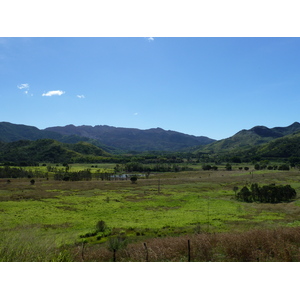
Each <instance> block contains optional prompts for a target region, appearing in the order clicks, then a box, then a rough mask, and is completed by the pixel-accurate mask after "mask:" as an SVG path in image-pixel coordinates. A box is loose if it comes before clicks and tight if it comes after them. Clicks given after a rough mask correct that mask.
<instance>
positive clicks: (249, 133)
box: [194, 122, 300, 153]
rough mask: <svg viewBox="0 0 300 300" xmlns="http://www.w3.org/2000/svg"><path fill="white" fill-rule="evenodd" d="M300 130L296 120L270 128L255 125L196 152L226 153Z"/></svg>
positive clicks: (199, 148) (195, 150)
mask: <svg viewBox="0 0 300 300" xmlns="http://www.w3.org/2000/svg"><path fill="white" fill-rule="evenodd" d="M299 130H300V123H298V122H295V123H293V124H291V125H290V126H287V127H274V128H271V129H270V128H268V127H265V126H255V127H253V128H251V129H249V130H245V129H243V130H241V131H239V132H238V133H236V134H235V135H233V136H232V137H229V138H226V139H222V140H219V141H216V142H214V143H211V144H209V145H206V146H201V147H198V148H196V149H194V152H196V153H197V152H202V151H204V152H205V151H207V152H210V153H225V152H232V151H240V150H246V149H250V148H251V147H254V146H259V145H263V144H266V143H268V142H270V141H272V140H274V139H277V138H280V137H284V136H286V135H289V134H293V133H296V132H297V131H299Z"/></svg>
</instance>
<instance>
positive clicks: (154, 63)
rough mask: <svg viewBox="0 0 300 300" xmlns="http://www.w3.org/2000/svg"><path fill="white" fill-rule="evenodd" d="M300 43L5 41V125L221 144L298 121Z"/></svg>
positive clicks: (0, 43)
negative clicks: (149, 132)
mask: <svg viewBox="0 0 300 300" xmlns="http://www.w3.org/2000/svg"><path fill="white" fill-rule="evenodd" d="M299 53H300V38H288V37H284V38H277V37H275V38H272V37H270V38H261V37H258V38H252V37H246V38H240V37H229V38H219V37H216V38H206V37H194V38H189V37H183V38H180V37H174V38H164V37H153V38H148V37H136V38H133V37H129V38H125V37H121V38H116V37H113V38H108V37H92V38H88V37H82V38H79V37H73V38H72V37H70V38H64V37H59V38H52V37H45V38H41V37H32V38H26V37H20V38H9V37H3V38H0V78H1V83H0V84H1V89H0V103H1V120H0V121H7V122H11V123H16V124H25V125H32V126H36V127H38V128H40V129H44V128H46V127H51V126H64V125H68V124H74V125H93V126H94V125H111V126H117V127H128V128H140V129H149V128H156V127H161V128H163V129H166V130H175V131H179V132H183V133H187V134H192V135H196V136H202V135H203V136H208V137H210V138H214V139H222V138H226V137H229V136H231V135H233V134H235V133H236V132H238V131H239V130H241V129H250V128H251V127H253V126H256V125H265V126H268V127H275V126H288V125H290V124H291V123H293V122H295V121H300V119H299V113H298V111H299V108H300V84H299V83H300V54H299Z"/></svg>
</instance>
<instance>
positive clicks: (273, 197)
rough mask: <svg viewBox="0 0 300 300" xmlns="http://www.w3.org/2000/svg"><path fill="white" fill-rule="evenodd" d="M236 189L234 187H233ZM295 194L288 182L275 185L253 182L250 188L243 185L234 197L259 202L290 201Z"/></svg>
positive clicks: (244, 200)
mask: <svg viewBox="0 0 300 300" xmlns="http://www.w3.org/2000/svg"><path fill="white" fill-rule="evenodd" d="M234 190H235V191H236V188H234ZM296 196H297V193H296V190H295V189H294V188H292V187H291V186H290V185H289V184H287V185H275V184H269V185H264V186H259V185H258V184H257V183H253V184H251V186H250V189H249V188H248V187H247V186H244V187H243V188H242V189H241V190H240V191H239V192H238V193H237V194H236V198H237V200H239V201H243V202H248V203H249V202H261V203H281V202H290V201H292V200H293V199H295V198H296Z"/></svg>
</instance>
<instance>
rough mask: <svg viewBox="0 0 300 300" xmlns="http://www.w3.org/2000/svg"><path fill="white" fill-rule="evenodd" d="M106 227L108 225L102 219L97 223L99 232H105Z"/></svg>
mask: <svg viewBox="0 0 300 300" xmlns="http://www.w3.org/2000/svg"><path fill="white" fill-rule="evenodd" d="M106 228H107V226H106V224H105V222H104V221H102V220H101V221H99V222H97V224H96V231H97V232H104V231H105V230H106Z"/></svg>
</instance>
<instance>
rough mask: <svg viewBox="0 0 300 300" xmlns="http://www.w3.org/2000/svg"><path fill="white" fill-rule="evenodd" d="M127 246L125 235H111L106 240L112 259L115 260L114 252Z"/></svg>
mask: <svg viewBox="0 0 300 300" xmlns="http://www.w3.org/2000/svg"><path fill="white" fill-rule="evenodd" d="M126 246H127V240H126V238H125V237H121V236H117V237H112V238H110V239H109V240H108V246H107V248H108V250H109V251H111V252H113V261H114V262H115V261H117V259H116V254H117V251H118V250H120V249H122V248H125V247H126Z"/></svg>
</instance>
